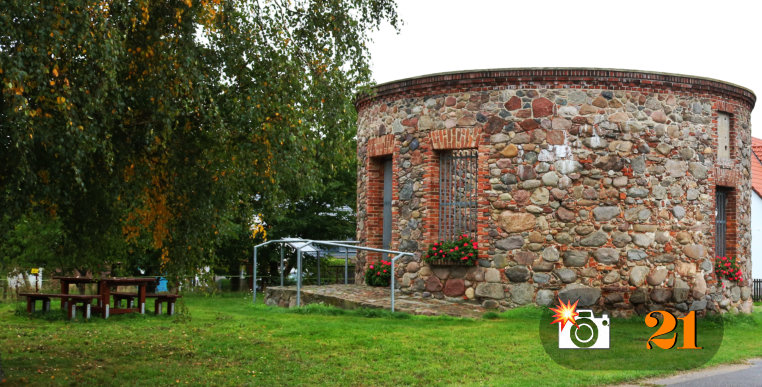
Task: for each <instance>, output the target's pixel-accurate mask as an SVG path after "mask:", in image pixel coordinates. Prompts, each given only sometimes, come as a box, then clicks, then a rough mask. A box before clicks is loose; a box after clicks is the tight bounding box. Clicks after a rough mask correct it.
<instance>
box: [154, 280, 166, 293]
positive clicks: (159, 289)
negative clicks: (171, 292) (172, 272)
mask: <svg viewBox="0 0 762 387" xmlns="http://www.w3.org/2000/svg"><path fill="white" fill-rule="evenodd" d="M166 291H168V290H167V279H166V278H164V277H159V285H158V286H156V293H159V292H166Z"/></svg>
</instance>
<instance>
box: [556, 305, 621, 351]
mask: <svg viewBox="0 0 762 387" xmlns="http://www.w3.org/2000/svg"><path fill="white" fill-rule="evenodd" d="M577 313H578V316H577V318H576V319H575V320H574V323H572V324H563V326H562V324H559V325H558V348H560V349H608V348H609V328H610V327H611V323H610V321H609V316H608V315H607V314H606V313H603V315H602V316H601V317H595V315H594V314H593V311H592V310H589V309H580V310H579V311H577Z"/></svg>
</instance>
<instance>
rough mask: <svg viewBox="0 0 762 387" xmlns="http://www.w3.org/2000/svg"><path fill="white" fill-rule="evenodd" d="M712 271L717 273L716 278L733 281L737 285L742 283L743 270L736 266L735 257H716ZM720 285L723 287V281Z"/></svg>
mask: <svg viewBox="0 0 762 387" xmlns="http://www.w3.org/2000/svg"><path fill="white" fill-rule="evenodd" d="M714 273H715V274H716V275H717V279H725V280H728V281H734V282H737V283H738V284H739V285H741V284H742V283H743V272H742V271H741V268H740V267H739V266H738V260H737V258H733V257H730V258H728V257H717V258H716V260H715V263H714ZM722 286H723V287H725V284H724V283H723V285H722Z"/></svg>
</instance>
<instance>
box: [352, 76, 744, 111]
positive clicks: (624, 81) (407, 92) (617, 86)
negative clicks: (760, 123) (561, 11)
mask: <svg viewBox="0 0 762 387" xmlns="http://www.w3.org/2000/svg"><path fill="white" fill-rule="evenodd" d="M496 88H522V89H523V88H528V89H537V88H551V89H557V88H582V89H608V90H639V89H649V90H653V91H658V90H668V91H671V92H682V93H689V94H694V95H706V96H721V97H725V98H729V99H734V100H738V101H742V102H743V103H744V104H745V105H746V107H747V108H748V109H749V110H751V109H753V108H754V104H755V103H756V100H757V97H756V96H755V95H754V93H753V92H751V90H749V89H745V88H743V87H740V86H737V85H734V84H732V83H726V82H722V81H718V80H714V79H710V78H701V77H691V76H686V75H678V74H665V73H651V72H645V71H637V70H613V69H586V68H528V69H499V70H473V71H463V72H453V73H445V74H433V75H424V76H421V77H416V78H409V79H403V80H399V81H394V82H389V83H384V84H381V85H378V86H376V87H375V88H373V91H374V93H373V95H360V96H358V97H357V100H356V102H355V107H356V108H357V110H358V111H360V110H362V108H363V107H364V106H366V105H368V104H370V103H372V102H374V101H377V100H381V99H386V98H391V99H399V98H410V97H422V96H429V95H437V94H447V93H454V92H465V91H474V90H476V91H484V90H493V89H496ZM723 110H724V109H723ZM725 111H730V110H725ZM730 112H732V111H730Z"/></svg>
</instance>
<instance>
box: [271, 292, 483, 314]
mask: <svg viewBox="0 0 762 387" xmlns="http://www.w3.org/2000/svg"><path fill="white" fill-rule="evenodd" d="M265 303H266V304H267V305H272V306H280V307H293V306H295V305H296V286H283V287H280V286H273V287H269V288H267V289H265ZM301 303H302V305H307V304H316V303H324V304H327V305H333V306H336V307H339V308H343V309H356V308H380V309H390V308H391V298H390V291H389V288H378V287H371V286H365V285H323V286H314V285H310V286H302V293H301ZM394 309H395V311H398V312H405V313H410V314H419V315H426V316H437V315H448V316H455V317H468V318H478V317H481V315H482V314H484V312H486V309H484V308H483V307H481V306H480V305H477V304H472V303H468V302H466V301H464V302H462V303H460V302H450V301H445V300H438V299H434V298H418V297H410V296H407V295H403V294H400V293H399V292H397V293H396V294H395V299H394Z"/></svg>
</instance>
